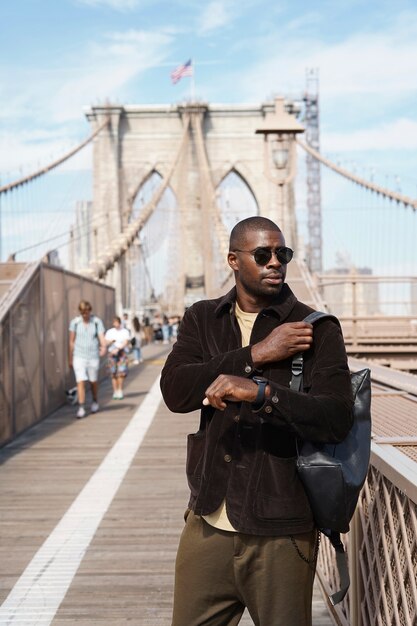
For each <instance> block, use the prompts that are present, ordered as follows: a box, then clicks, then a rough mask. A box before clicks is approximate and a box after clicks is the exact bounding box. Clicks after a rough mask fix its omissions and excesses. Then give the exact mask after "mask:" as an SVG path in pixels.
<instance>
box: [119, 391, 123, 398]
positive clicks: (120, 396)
mask: <svg viewBox="0 0 417 626" xmlns="http://www.w3.org/2000/svg"><path fill="white" fill-rule="evenodd" d="M119 400H123V391H119Z"/></svg>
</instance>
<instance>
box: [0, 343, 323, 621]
mask: <svg viewBox="0 0 417 626" xmlns="http://www.w3.org/2000/svg"><path fill="white" fill-rule="evenodd" d="M165 348H167V349H165ZM168 349H169V347H165V346H154V345H152V346H146V347H145V349H144V355H145V363H144V364H141V365H139V366H133V367H132V368H131V372H130V374H129V377H128V379H127V384H126V393H125V399H124V400H123V401H113V400H112V399H111V388H110V384H109V381H106V382H105V383H103V384H102V385H101V389H100V392H101V397H100V405H101V410H100V412H99V413H98V414H97V415H90V416H88V417H87V418H85V419H83V420H76V419H74V413H75V411H74V408H73V407H64V408H62V409H61V410H59V411H57V412H56V413H55V414H54V415H52V416H50V417H49V418H47V419H46V420H44V421H43V422H42V423H40V424H38V425H37V426H35V427H34V428H32V429H31V430H30V431H28V432H26V433H24V434H23V435H22V436H20V437H19V438H18V439H17V440H16V441H14V442H12V443H11V444H9V445H8V446H6V447H5V448H3V449H2V450H0V464H1V470H0V493H1V499H0V537H1V543H0V603H3V602H4V601H5V600H6V598H7V597H8V595H9V593H10V591H11V590H12V589H13V588H14V587H15V585H16V583H17V581H18V580H19V578H20V577H21V575H22V573H23V572H24V571H25V569H26V568H27V566H28V564H29V563H30V562H31V561H32V559H33V557H34V555H35V554H36V553H37V551H38V549H39V548H41V546H42V545H43V544H44V542H45V540H46V539H47V538H48V537H49V536H50V534H51V532H52V531H53V530H54V528H55V526H56V525H57V524H58V522H59V521H60V520H61V518H62V517H63V516H64V514H65V513H66V511H67V510H68V508H69V507H70V506H71V504H72V503H73V501H74V500H75V499H76V498H77V495H78V494H79V493H80V491H82V490H83V488H84V486H85V485H86V484H87V483H88V481H89V480H90V478H91V477H92V476H93V475H94V474H95V473H96V470H97V467H98V466H99V465H100V463H101V462H102V460H103V459H104V458H105V457H106V455H107V453H108V452H109V451H110V450H111V449H112V447H113V445H114V444H115V442H116V441H117V440H118V438H119V437H120V435H121V434H122V432H123V431H124V429H125V428H126V427H127V425H128V424H129V422H131V421H132V417H133V416H134V414H135V411H136V409H137V407H138V405H141V403H142V402H143V401H144V399H145V398H146V397H147V393H148V390H149V389H150V387H151V386H152V384H153V382H154V381H155V379H156V378H157V377H158V374H159V371H160V369H161V365H162V363H163V359H164V356H165V354H166V353H167V350H168ZM197 424H198V416H197V414H191V415H190V414H189V415H177V414H172V413H170V412H169V411H168V409H167V408H166V407H165V405H164V404H163V403H162V404H161V405H160V406H159V409H158V411H157V413H156V416H155V418H154V420H153V422H152V423H151V425H150V427H149V430H148V431H147V433H146V435H145V437H144V440H143V443H142V445H141V446H140V448H139V449H138V451H137V453H136V454H135V455H134V458H133V461H132V463H131V464H130V466H129V467H128V469H127V471H126V474H125V476H124V479H123V481H122V482H121V485H120V488H118V490H117V491H116V493H115V496H114V497H113V499H112V500H111V502H110V505H109V506H108V508H107V509H106V511H105V513H104V515H103V518H102V520H101V523H100V524H99V525H98V528H97V531H96V532H95V534H94V536H93V537H92V539H91V542H90V543H89V545H88V548H87V550H86V552H85V555H84V558H82V560H81V563H80V566H79V567H78V569H77V570H76V571H75V575H74V577H73V578H72V580H71V583H70V585H69V588H68V591H67V592H66V593H65V594H64V597H63V599H62V602H61V601H59V602H60V603H59V602H58V607H57V610H56V614H55V616H54V617H53V618H52V619H51V620H50V621H49V622H46V621H45V622H42V621H41V620H40V618H39V621H38V616H42V615H43V613H42V611H44V610H45V609H44V606H45V605H46V604H47V598H48V596H49V594H52V595H53V594H56V593H57V588H58V586H59V582H60V576H61V573H59V574H57V576H56V580H54V581H52V582H51V583H49V585H50V586H49V587H46V588H44V589H42V590H41V591H40V592H39V594H40V596H41V598H40V600H39V599H37V600H36V601H37V603H38V604H36V605H35V604H34V605H33V608H31V606H29V609H28V613H27V614H26V617H25V618H22V617H21V618H20V619H14V620H13V619H12V618H11V617H10V616H9V617H7V615H6V613H4V614H3V613H1V611H2V610H3V611H4V607H5V606H6V605H7V603H5V604H4V605H3V609H0V624H4V625H6V624H14V625H16V624H17V626H22V625H23V624H32V625H33V624H38V623H39V624H44V623H52V624H53V625H54V626H68V625H77V626H95V625H100V626H103V625H111V626H117V625H120V624H135V625H138V626H169V624H170V618H171V604H172V587H173V569H174V560H175V553H176V548H177V543H178V538H179V534H180V532H181V528H182V525H183V520H182V513H183V510H184V508H185V505H186V501H187V496H188V490H187V485H186V480H185V469H184V468H185V443H186V434H187V433H188V432H192V431H194V430H195V429H196V428H197ZM110 474H111V471H110ZM110 474H109V481H110V478H111V475H110ZM99 497H100V496H98V499H99ZM93 500H94V498H93ZM94 505H95V503H94V501H93V502H92V503H91V506H92V509H93V508H94ZM90 514H91V512H88V513H87V515H90ZM86 519H87V518H86ZM65 540H66V539H65V537H63V542H65ZM68 561H69V562H70V561H71V554H69V555H68ZM62 575H63V573H62ZM30 586H31V585H29V587H30ZM17 587H18V586H17ZM17 587H15V589H16V588H17ZM27 592H28V593H29V592H30V589H28V590H26V589H25V590H24V592H23V595H25V594H26V593H27ZM39 594H38V596H39ZM38 596H36V598H38ZM11 597H12V596H10V597H9V601H10V598H11ZM313 605H314V621H313V624H314V626H332V625H333V621H332V620H331V618H330V616H329V614H328V613H327V610H326V606H325V603H324V601H323V599H322V597H321V594H320V591H319V590H318V588H316V589H315V595H314V603H313ZM31 611H33V613H31ZM35 617H36V619H35ZM241 624H242V626H251V625H252V621H251V620H250V618H249V616H248V615H247V613H245V616H244V617H243V619H242V621H241ZM184 626H187V625H186V624H184Z"/></svg>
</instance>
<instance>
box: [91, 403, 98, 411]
mask: <svg viewBox="0 0 417 626" xmlns="http://www.w3.org/2000/svg"><path fill="white" fill-rule="evenodd" d="M99 408H100V407H99V405H98V402H93V403H92V405H91V413H97V411H98V410H99Z"/></svg>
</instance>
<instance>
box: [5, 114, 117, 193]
mask: <svg viewBox="0 0 417 626" xmlns="http://www.w3.org/2000/svg"><path fill="white" fill-rule="evenodd" d="M109 123H110V118H109V117H107V118H106V119H105V120H104V122H103V123H102V124H100V126H99V127H98V128H97V129H96V130H95V131H94V132H93V133H92V134H91V135H89V136H88V137H87V139H85V140H84V141H82V142H81V143H80V144H78V146H75V148H72V149H71V150H70V151H69V152H66V153H65V154H64V155H63V156H62V157H60V158H59V159H56V160H55V161H53V162H52V163H50V164H49V165H46V166H45V167H42V168H41V169H40V170H37V171H36V172H33V173H32V174H29V175H28V176H24V177H23V178H19V179H18V180H15V181H14V182H12V183H9V184H7V185H3V187H0V194H2V193H7V192H8V191H12V189H16V188H17V187H21V186H22V185H25V184H26V183H29V182H30V181H31V180H34V179H35V178H39V176H43V175H44V174H47V173H48V172H50V171H51V170H53V169H55V167H58V165H61V163H64V161H67V160H68V159H69V158H71V157H72V156H74V154H77V152H79V151H80V150H82V148H84V146H86V145H87V144H88V143H90V142H91V141H93V139H94V137H96V136H97V135H98V134H99V132H100V131H101V130H103V128H105V127H106V126H108V124H109Z"/></svg>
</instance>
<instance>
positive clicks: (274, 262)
mask: <svg viewBox="0 0 417 626" xmlns="http://www.w3.org/2000/svg"><path fill="white" fill-rule="evenodd" d="M271 252H272V254H271V258H270V259H269V261H268V263H267V264H266V266H267V267H281V265H282V263H281V261H280V260H279V258H278V255H277V252H276V250H271Z"/></svg>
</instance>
